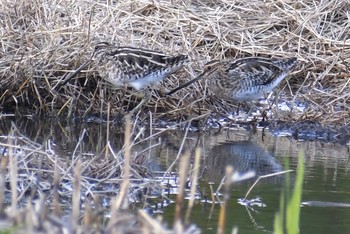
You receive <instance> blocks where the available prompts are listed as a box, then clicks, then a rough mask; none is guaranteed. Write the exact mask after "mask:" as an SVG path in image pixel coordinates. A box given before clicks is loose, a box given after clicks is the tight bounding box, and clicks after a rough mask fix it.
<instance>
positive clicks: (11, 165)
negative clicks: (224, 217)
mask: <svg viewBox="0 0 350 234" xmlns="http://www.w3.org/2000/svg"><path fill="white" fill-rule="evenodd" d="M136 129H137V127H136V124H134V125H131V121H130V120H128V119H127V121H126V126H125V132H124V135H125V139H124V142H125V143H124V145H123V147H122V149H121V150H120V151H119V152H117V153H115V152H113V150H112V148H110V146H109V144H107V146H106V148H105V150H104V152H101V153H100V155H94V154H90V153H87V152H86V151H85V148H84V147H82V146H81V145H82V144H84V142H83V138H84V134H85V133H82V135H81V137H80V139H79V142H78V144H77V145H76V151H74V152H73V153H72V155H70V156H68V155H67V157H62V156H60V155H59V154H58V152H57V150H56V147H55V144H54V143H52V142H51V141H47V142H46V144H43V145H41V144H38V143H36V142H33V141H32V140H31V139H29V138H28V137H26V136H25V135H22V133H21V132H20V131H19V130H18V129H17V127H16V126H15V125H14V124H12V127H11V130H10V132H9V134H8V135H7V136H0V188H1V190H0V202H1V203H0V207H1V208H2V209H1V212H0V230H1V231H2V232H3V233H7V232H8V233H10V232H11V233H12V232H14V233H23V232H30V233H199V229H198V228H197V227H196V226H195V225H192V224H191V223H189V220H188V219H187V221H186V220H184V219H183V218H182V216H181V215H180V216H178V217H177V219H176V220H175V221H174V223H175V224H174V227H173V229H171V228H168V227H166V226H165V225H164V223H163V222H162V221H161V220H160V219H157V218H154V217H153V216H151V215H150V214H148V213H147V212H146V209H145V208H146V207H149V208H150V210H152V211H156V210H157V207H153V205H152V204H153V202H155V203H158V202H159V204H161V203H160V201H149V200H150V199H151V197H152V196H154V195H152V194H155V192H154V191H157V192H159V191H162V189H163V188H162V186H163V185H162V181H161V180H160V179H157V178H156V177H155V176H152V174H153V172H151V171H149V170H148V169H146V166H145V164H146V163H145V161H147V160H146V159H145V157H143V158H142V157H140V155H142V154H143V152H136V151H137V150H136V149H135V148H137V144H139V143H140V142H143V141H147V140H149V138H146V139H142V140H140V139H138V138H139V137H140V134H142V132H139V131H138V130H136ZM157 134H159V133H155V135H157ZM155 135H153V136H150V137H153V138H154V137H155ZM157 145H159V143H155V144H154V145H151V146H150V147H155V146H157ZM144 150H147V149H144ZM189 155H190V154H189V153H188V154H187V158H186V160H185V162H187V163H188V162H189V160H188V159H189V158H188V157H189ZM196 157H197V158H198V160H196V164H195V166H194V167H195V169H193V170H192V169H189V170H182V172H181V173H180V178H181V183H180V184H181V187H182V193H181V194H180V193H179V195H178V198H177V201H178V202H179V204H184V203H185V199H184V197H185V195H184V193H185V191H184V187H185V184H186V181H187V179H188V178H189V177H190V173H191V172H193V171H194V173H195V174H197V175H198V171H199V162H200V160H199V158H200V153H199V151H198V152H197V155H196ZM182 161H184V160H182ZM164 176H168V173H164ZM167 178H168V179H169V178H171V177H170V176H169V177H167ZM173 180H174V181H175V178H173ZM197 180H198V176H194V177H193V178H192V183H191V184H193V185H192V186H194V187H193V188H191V192H192V193H193V194H192V195H191V199H192V202H194V201H193V200H194V199H195V196H194V193H195V192H196V189H197ZM163 182H164V183H166V181H163ZM168 183H169V182H168ZM169 186H170V185H169ZM161 194H163V193H161ZM160 196H166V195H164V194H163V195H160ZM161 199H162V198H161V197H159V198H158V200H161ZM166 199H169V200H171V198H169V197H167V198H166ZM159 206H160V205H159ZM160 209H162V208H160ZM182 209H183V207H180V206H179V207H178V209H177V210H178V211H177V213H178V214H181V213H182ZM189 209H190V208H189ZM187 212H188V213H190V211H187ZM185 221H186V223H187V224H186V225H184V222H185ZM106 223H107V224H106Z"/></svg>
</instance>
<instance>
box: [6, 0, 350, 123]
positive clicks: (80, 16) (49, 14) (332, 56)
mask: <svg viewBox="0 0 350 234" xmlns="http://www.w3.org/2000/svg"><path fill="white" fill-rule="evenodd" d="M0 15H1V18H2V19H1V21H0V23H1V27H0V33H1V39H0V45H1V48H0V73H1V78H0V103H1V106H2V110H3V111H13V110H14V109H15V108H21V107H25V108H26V109H28V108H29V109H30V110H32V112H33V113H37V114H38V113H40V114H46V115H52V114H53V113H54V114H55V115H57V113H58V115H59V116H62V117H66V116H71V115H73V114H74V115H79V116H82V115H89V114H92V113H100V112H103V113H104V112H106V111H107V109H108V108H107V103H110V106H111V113H112V115H116V113H124V112H125V111H127V109H128V106H127V104H128V103H131V104H132V102H133V100H129V98H128V97H127V96H124V95H123V92H119V91H115V90H112V89H110V88H108V87H106V85H105V84H104V82H103V81H101V79H99V77H98V76H97V74H96V72H95V68H93V67H90V68H88V69H87V70H84V71H83V72H82V73H80V74H79V75H78V77H76V79H74V80H72V81H71V82H70V83H69V84H67V85H66V86H64V87H62V88H61V89H56V87H57V83H58V82H59V81H60V80H61V79H63V78H64V76H65V75H67V74H68V73H70V72H72V71H74V70H75V69H76V68H77V67H79V65H80V64H81V63H83V62H84V61H86V59H87V58H88V57H89V56H90V55H91V52H92V48H93V46H94V43H96V42H99V41H108V42H113V43H115V44H117V45H125V46H134V47H144V48H149V49H155V50H160V51H164V52H166V53H169V54H176V53H183V54H188V55H189V57H190V58H191V63H190V64H189V66H187V67H186V68H185V69H184V70H183V71H182V72H179V73H177V74H176V75H175V76H172V77H169V78H168V79H166V80H165V81H163V82H162V83H161V84H159V85H157V86H156V87H157V90H159V91H160V92H154V97H153V99H152V101H151V102H150V103H149V104H148V106H147V107H148V108H150V110H151V111H154V112H156V113H167V115H168V116H170V117H176V118H178V117H179V116H180V117H181V116H186V115H189V114H192V115H197V114H198V113H206V112H209V111H219V112H224V111H227V109H230V106H231V103H227V102H226V101H217V100H216V101H215V100H214V101H212V100H211V99H210V98H203V97H204V96H205V95H203V94H204V93H207V92H204V89H205V84H204V83H198V84H196V85H193V86H192V87H190V88H188V89H186V90H184V91H182V92H178V93H177V95H174V96H172V97H171V98H170V97H167V98H166V97H163V96H162V95H159V93H162V92H163V91H166V90H169V89H172V88H175V87H176V86H178V85H179V84H180V83H183V82H185V81H187V80H189V79H191V78H192V77H194V76H195V75H196V74H198V72H199V71H200V69H201V68H202V67H203V64H204V63H205V62H206V61H208V60H211V59H223V58H237V57H244V56H264V57H290V56H296V57H298V59H299V60H300V66H299V67H298V69H297V70H296V71H295V72H294V73H293V74H292V75H291V77H290V79H289V83H288V84H289V85H287V86H285V87H287V88H285V89H284V91H285V93H286V95H287V96H286V98H289V99H290V100H293V101H294V100H298V101H303V102H306V103H307V104H308V108H307V109H306V110H305V111H303V112H302V113H294V112H293V113H290V115H289V116H288V118H292V119H294V120H298V119H314V120H318V121H324V122H333V123H347V122H348V120H349V117H350V116H349V114H348V113H349V103H350V100H349V84H348V81H349V78H350V75H349V73H350V68H349V67H350V50H349V49H350V3H349V2H348V1H341V0H334V1H311V0H299V1H291V0H290V1H281V0H269V1H259V0H253V1H242V0H239V1H226V0H208V1H176V0H174V1H150V0H140V1H87V0H85V1H84V0H75V1H47V0H30V1H23V0H22V1H21V0H15V1H9V0H3V1H2V2H1V4H0ZM285 84H286V83H285ZM282 87H283V86H282ZM189 90H191V92H188V91H189ZM147 107H145V108H147ZM199 107H200V109H199Z"/></svg>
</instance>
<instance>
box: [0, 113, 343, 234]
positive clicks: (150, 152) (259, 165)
mask: <svg viewBox="0 0 350 234" xmlns="http://www.w3.org/2000/svg"><path fill="white" fill-rule="evenodd" d="M12 122H13V125H14V126H15V127H16V128H17V130H18V133H17V135H16V136H17V137H18V139H24V138H28V139H30V140H31V141H33V142H34V143H35V144H37V145H38V146H36V147H39V148H40V150H43V151H44V150H48V149H50V150H52V151H53V152H54V153H53V154H54V155H55V156H57V157H58V159H59V161H60V164H59V165H60V167H61V168H62V171H66V170H68V169H69V170H72V168H71V165H72V162H73V159H74V157H77V156H79V157H80V158H81V160H82V162H83V165H84V166H86V167H83V168H84V169H85V170H84V171H83V176H84V173H85V174H88V173H92V172H94V173H96V174H98V175H100V178H98V179H99V180H97V181H98V182H99V183H100V184H103V183H105V182H106V181H105V180H104V179H108V180H109V182H110V184H108V186H110V187H107V186H105V187H103V188H104V189H105V195H106V196H110V197H113V196H115V191H116V190H117V188H118V186H117V185H118V183H119V182H118V181H117V180H115V179H116V176H117V175H118V173H117V172H115V170H116V169H115V168H116V167H117V166H116V165H118V162H116V161H117V158H116V157H114V156H112V155H111V151H113V152H114V154H120V153H121V152H122V151H121V149H122V147H123V139H124V129H123V126H117V125H113V124H111V125H110V126H109V132H108V131H107V124H94V123H80V124H74V123H69V122H53V121H52V122H48V121H42V120H37V121H35V120H31V119H27V118H21V119H18V118H17V119H16V118H1V119H0V143H2V145H0V153H1V154H4V152H5V150H6V148H5V147H4V145H5V144H6V143H7V141H8V138H7V136H8V135H9V132H10V130H11V126H12ZM107 135H109V136H108V137H107ZM151 135H152V137H149V136H151ZM263 136H264V137H263ZM133 139H134V142H133V143H134V145H133V148H132V154H133V155H136V156H140V157H141V158H145V159H146V166H147V172H148V174H149V173H150V174H152V172H157V173H154V174H157V175H158V172H159V171H165V170H167V169H168V168H169V166H170V165H172V164H173V162H174V160H176V158H177V156H178V155H179V151H180V150H181V149H182V151H184V150H190V151H191V152H193V151H194V149H195V148H196V147H197V146H199V147H200V148H201V149H202V162H201V166H202V170H201V172H203V173H202V174H201V179H202V181H210V182H215V183H216V185H217V184H218V183H219V182H220V181H221V179H222V178H223V176H224V171H225V166H226V165H228V164H230V165H233V166H234V168H235V169H236V170H238V171H240V172H246V171H248V170H255V171H256V173H257V175H265V174H269V173H273V172H277V171H280V170H283V167H284V166H283V163H284V161H285V159H286V158H288V159H289V161H290V166H291V168H292V169H294V168H295V167H296V165H297V158H298V157H297V155H298V150H299V149H303V150H304V151H305V168H306V171H305V183H304V193H303V200H304V201H320V202H337V203H349V198H348V194H349V193H350V176H349V171H350V169H349V168H350V166H349V153H348V149H347V147H345V146H340V145H338V144H334V143H320V142H298V141H295V140H291V139H289V138H285V137H280V138H278V137H274V136H272V135H271V134H267V133H266V134H263V133H262V132H261V131H258V133H257V134H255V135H249V134H248V133H247V132H246V131H244V130H233V131H230V132H229V134H227V132H225V131H222V132H221V133H220V134H218V135H212V134H211V133H210V132H205V133H197V132H189V133H188V134H185V132H184V131H176V130H156V129H152V128H151V129H150V128H147V127H144V126H139V128H138V129H134V130H133ZM22 143H23V144H22V145H21V146H23V147H25V143H26V142H22ZM107 145H110V146H111V151H106V150H105V149H106V146H107ZM192 155H193V154H192ZM36 157H37V155H36V154H33V160H32V161H31V163H32V164H31V168H29V170H32V171H33V170H34V169H36V168H38V164H39V163H37V164H35V163H34V161H35V160H37V161H38V162H40V163H41V164H40V166H41V167H42V168H43V169H45V166H46V165H47V164H49V163H51V164H52V163H53V159H52V158H50V159H46V160H45V158H44V157H43V156H40V157H41V158H36ZM95 158H96V159H95ZM88 159H90V160H92V159H93V160H95V161H94V162H97V164H96V165H93V166H91V165H85V164H84V162H85V160H86V161H88ZM27 160H31V159H30V158H29V157H28V158H27ZM191 160H194V159H193V157H192V158H191ZM134 168H135V167H134ZM108 170H110V171H108ZM113 170H114V171H113ZM32 171H31V172H32ZM172 171H177V165H175V166H174V167H173V168H172ZM106 175H108V177H107V176H106ZM145 175H147V173H145ZM292 176H293V175H292ZM280 178H281V177H272V178H270V179H266V180H264V181H265V182H262V183H259V184H258V186H257V187H256V188H255V189H254V191H253V194H252V196H253V197H254V196H260V197H262V199H263V201H264V203H266V204H267V207H266V208H260V210H259V213H254V212H252V213H249V214H248V213H247V212H245V211H244V210H242V209H243V208H242V207H240V206H237V203H235V202H232V206H233V207H231V208H230V209H232V210H238V213H239V214H240V215H239V216H237V215H236V213H235V214H233V215H232V217H231V216H228V219H229V220H232V222H228V225H230V226H229V227H228V228H229V229H230V228H231V227H232V225H233V224H235V225H237V226H239V229H240V232H242V233H247V232H249V233H260V232H261V230H265V231H266V230H268V231H271V230H272V221H273V217H274V213H275V212H276V210H277V208H278V201H279V192H280V187H281V186H280V182H281V181H280ZM44 179H45V178H44ZM85 180H87V179H86V178H85ZM88 182H89V183H90V184H89V185H91V188H89V189H91V190H92V191H93V189H95V187H93V186H92V185H93V183H92V182H96V181H88ZM114 183H115V184H114ZM156 183H157V182H156ZM96 186H97V185H96ZM201 186H206V185H205V184H204V185H203V183H202V184H201ZM248 186H249V185H247V184H241V185H239V186H235V187H234V192H233V194H234V195H235V197H234V198H233V200H234V199H237V198H240V197H243V196H244V194H245V193H246V191H247V189H248ZM83 189H84V187H83ZM85 189H86V188H85ZM200 190H201V192H202V189H200ZM68 192H69V191H68ZM204 193H205V192H204ZM206 195H208V194H206ZM322 204H323V203H322ZM316 208H318V209H319V210H317V211H316V210H313V209H316ZM196 209H198V210H197V211H196ZM240 209H241V210H240ZM329 209H330V208H329V207H304V208H303V209H302V217H303V218H302V220H301V230H307V231H305V232H304V233H308V232H311V231H314V232H317V233H329V232H332V231H334V230H335V229H332V227H329V226H325V225H321V224H323V223H325V224H326V223H327V222H326V220H341V217H346V218H350V209H348V210H345V208H342V207H332V209H333V210H329ZM334 209H337V210H334ZM216 210H218V209H216ZM321 213H322V217H320V214H321ZM244 214H246V215H244ZM196 215H197V216H196ZM214 216H215V215H212V216H210V218H208V219H206V218H203V217H209V215H208V210H206V209H205V207H202V206H201V207H197V208H195V210H194V212H193V221H194V222H196V223H197V224H198V225H199V226H201V227H203V228H204V230H206V229H205V228H208V230H212V229H213V227H214V226H215V225H216V223H217V222H216V220H217V219H216V218H217V217H214ZM170 220H172V219H170ZM253 220H254V221H253ZM315 220H318V221H317V222H316V221H315ZM319 220H325V221H324V222H320V221H319ZM346 223H347V222H342V223H338V224H337V225H338V226H337V228H338V230H337V231H338V233H341V232H342V231H340V232H339V229H340V230H346V229H345V228H346V227H344V225H346ZM316 224H317V225H316ZM349 229H350V228H349ZM209 232H210V231H209ZM342 233H346V232H342Z"/></svg>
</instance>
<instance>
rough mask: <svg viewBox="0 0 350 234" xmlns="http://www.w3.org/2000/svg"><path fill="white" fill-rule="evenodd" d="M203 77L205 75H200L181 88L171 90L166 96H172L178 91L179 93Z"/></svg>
mask: <svg viewBox="0 0 350 234" xmlns="http://www.w3.org/2000/svg"><path fill="white" fill-rule="evenodd" d="M202 77H203V73H202V74H200V75H198V76H197V77H196V78H193V79H192V80H190V81H188V82H187V83H185V84H182V85H180V86H179V87H177V88H175V89H173V90H171V91H170V92H168V93H167V94H166V95H172V94H173V93H176V92H177V91H179V90H180V89H183V88H186V87H187V86H189V85H190V84H192V83H194V82H196V81H197V80H200V79H201V78H202Z"/></svg>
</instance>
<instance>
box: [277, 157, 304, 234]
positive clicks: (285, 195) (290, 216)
mask: <svg viewBox="0 0 350 234" xmlns="http://www.w3.org/2000/svg"><path fill="white" fill-rule="evenodd" d="M286 178H287V179H286V185H285V189H284V191H283V192H282V194H281V201H280V211H279V212H278V213H277V214H276V216H275V223H274V229H275V233H278V234H279V233H299V217H300V202H301V193H302V186H303V179H304V154H303V153H302V152H299V162H298V169H297V178H296V180H295V184H294V191H293V193H292V194H291V193H290V190H289V188H288V185H289V180H290V177H289V175H288V174H287V177H286ZM290 195H291V196H290Z"/></svg>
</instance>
